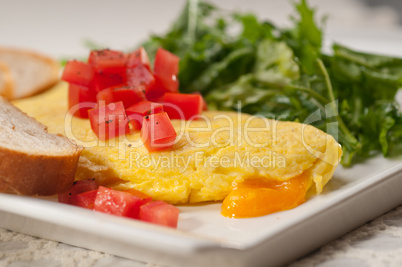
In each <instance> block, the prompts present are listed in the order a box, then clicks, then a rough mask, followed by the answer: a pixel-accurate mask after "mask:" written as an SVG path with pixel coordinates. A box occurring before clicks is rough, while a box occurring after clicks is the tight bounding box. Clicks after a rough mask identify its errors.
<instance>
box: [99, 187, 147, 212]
mask: <svg viewBox="0 0 402 267" xmlns="http://www.w3.org/2000/svg"><path fill="white" fill-rule="evenodd" d="M150 201H151V200H150V199H149V198H146V199H142V198H139V197H136V196H133V195H131V194H129V193H126V192H122V191H117V190H113V189H109V188H106V187H103V186H100V187H99V189H98V194H97V195H96V199H95V205H94V210H96V211H100V212H104V213H108V214H113V215H117V216H123V217H129V218H134V219H138V218H139V213H140V207H141V206H142V205H144V204H146V203H148V202H150Z"/></svg>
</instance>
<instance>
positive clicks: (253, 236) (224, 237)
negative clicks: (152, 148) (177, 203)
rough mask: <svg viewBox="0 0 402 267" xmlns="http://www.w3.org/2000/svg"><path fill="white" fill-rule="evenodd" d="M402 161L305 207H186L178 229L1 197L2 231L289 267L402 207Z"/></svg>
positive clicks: (139, 256) (114, 248)
mask: <svg viewBox="0 0 402 267" xmlns="http://www.w3.org/2000/svg"><path fill="white" fill-rule="evenodd" d="M400 188H402V160H400V159H399V160H387V159H383V158H381V157H378V158H373V159H371V160H369V161H367V162H365V163H364V164H360V165H356V166H354V167H353V168H350V169H344V168H338V169H337V171H336V173H335V176H334V178H333V180H332V181H331V182H330V183H329V184H328V187H327V189H326V190H325V192H324V193H323V194H322V195H320V196H317V197H314V198H312V199H310V200H309V201H307V202H306V203H304V204H302V205H301V206H299V207H297V208H295V209H293V210H289V211H284V212H279V213H275V214H272V215H268V216H264V217H259V218H251V219H228V218H225V217H223V216H221V215H220V204H209V205H200V206H183V207H180V210H181V213H180V220H179V226H178V230H173V229H168V228H166V227H160V226H156V225H151V224H147V223H142V222H140V221H135V220H130V219H124V218H119V217H114V216H110V215H106V214H101V213H97V212H93V211H90V210H85V209H81V208H77V207H73V206H68V205H63V204H59V203H56V202H54V201H52V200H54V199H52V198H49V199H38V198H30V197H20V196H14V195H6V194H0V218H1V219H0V227H4V228H7V229H10V230H13V231H18V232H22V233H26V234H29V235H33V236H38V237H42V238H47V239H51V240H56V241H61V242H65V243H68V244H72V245H76V246H79V247H84V248H88V249H93V250H99V251H103V252H107V253H111V254H114V255H118V256H122V257H126V258H129V259H135V260H139V261H145V262H150V263H158V264H163V265H175V266H176V265H181V266H190V265H191V266H229V265H230V266H271V265H280V264H284V263H287V262H289V261H291V260H293V259H296V258H297V257H300V256H302V255H304V254H306V253H308V252H309V251H311V250H313V249H315V248H317V247H319V246H321V245H323V244H325V243H326V242H329V241H330V240H333V239H335V238H337V237H339V236H340V235H342V234H344V233H346V232H348V231H350V230H352V229H354V228H356V227H357V226H359V225H360V224H362V223H364V222H366V221H368V220H370V219H373V218H374V217H376V216H378V215H380V214H382V213H384V212H386V211H388V210H390V209H392V208H393V207H396V206H397V205H400V204H401V203H402V194H401V193H400Z"/></svg>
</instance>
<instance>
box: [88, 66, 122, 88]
mask: <svg viewBox="0 0 402 267" xmlns="http://www.w3.org/2000/svg"><path fill="white" fill-rule="evenodd" d="M126 81H127V77H126V70H125V69H122V70H117V71H115V72H103V71H101V72H97V73H95V75H94V79H93V80H92V83H91V87H92V88H93V90H94V91H95V92H100V91H102V90H104V89H106V88H109V87H113V86H117V85H121V86H123V85H124V84H125V83H126Z"/></svg>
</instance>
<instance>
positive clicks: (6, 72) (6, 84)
mask: <svg viewBox="0 0 402 267" xmlns="http://www.w3.org/2000/svg"><path fill="white" fill-rule="evenodd" d="M13 87H14V82H13V78H12V77H11V72H10V69H9V68H8V66H7V64H5V63H2V62H0V95H2V96H5V97H6V98H11V94H12V90H13Z"/></svg>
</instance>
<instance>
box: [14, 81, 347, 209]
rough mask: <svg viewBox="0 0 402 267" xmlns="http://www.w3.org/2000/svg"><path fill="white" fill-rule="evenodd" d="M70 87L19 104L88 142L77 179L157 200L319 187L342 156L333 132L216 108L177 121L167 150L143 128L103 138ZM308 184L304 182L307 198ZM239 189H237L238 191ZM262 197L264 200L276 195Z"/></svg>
mask: <svg viewBox="0 0 402 267" xmlns="http://www.w3.org/2000/svg"><path fill="white" fill-rule="evenodd" d="M67 91H68V90H67V85H66V84H65V83H60V84H59V85H57V86H56V87H55V88H54V89H52V90H51V91H48V92H47V93H45V94H42V95H39V96H35V97H31V98H28V99H24V100H19V101H16V102H15V105H16V106H18V107H19V108H20V109H22V110H23V111H25V112H26V113H28V114H29V115H31V116H33V117H35V118H36V119H38V120H39V121H40V122H42V123H43V124H45V125H47V126H48V131H49V132H51V133H60V134H64V135H66V136H67V137H69V138H71V139H73V140H75V141H76V142H77V143H78V144H80V145H83V146H84V147H85V150H84V151H83V152H82V154H81V157H80V161H79V166H78V170H77V174H76V179H88V178H95V179H97V180H98V182H99V183H100V184H102V185H105V186H111V187H113V188H115V189H119V190H127V189H130V188H134V189H137V190H139V191H142V192H144V193H146V194H148V195H150V196H152V197H153V198H154V199H156V200H164V201H167V202H169V203H173V204H177V203H197V202H203V201H218V200H222V199H224V198H225V197H226V196H227V195H228V194H229V193H230V192H231V191H232V189H233V188H239V189H238V190H240V188H241V187H242V186H244V185H247V186H248V185H249V184H250V183H252V182H249V181H255V180H258V181H263V183H273V184H275V185H278V186H279V187H280V185H282V184H283V182H286V181H290V180H291V179H292V178H295V180H296V179H301V178H300V177H305V179H306V180H307V181H308V182H307V187H310V185H311V186H312V189H314V190H315V191H316V193H320V192H321V191H322V188H323V186H324V185H325V184H326V183H327V182H328V181H329V180H330V178H331V177H332V174H333V172H334V170H335V168H336V166H337V165H338V162H339V159H340V157H341V148H340V146H339V144H338V143H337V142H336V141H335V140H334V139H333V137H332V136H330V135H327V134H325V133H324V132H322V131H320V130H318V129H316V128H315V127H312V126H308V125H304V124H300V123H295V122H278V121H275V120H268V119H263V118H258V117H254V116H250V115H246V114H241V113H235V112H216V111H209V112H205V113H203V115H202V117H201V118H200V119H198V120H194V121H180V120H173V121H172V123H173V125H174V127H175V129H176V132H177V133H178V138H177V143H176V144H175V145H174V146H173V148H172V149H170V150H166V151H161V152H154V153H149V152H148V151H147V149H146V148H145V147H144V146H143V144H142V142H141V139H140V133H139V131H137V132H133V133H132V134H131V135H127V136H121V137H119V138H117V139H111V140H109V141H107V142H102V141H99V140H98V139H97V137H96V135H95V134H94V133H93V131H92V130H91V127H90V123H89V120H85V119H79V118H76V117H72V116H71V115H70V114H69V113H68V110H67V109H68V108H67V106H68V104H67V99H68V98H67ZM291 184H293V182H291ZM306 190H307V189H306V188H304V187H303V190H302V191H303V194H302V195H303V197H304V195H305V191H306ZM279 191H280V192H282V191H283V190H279ZM285 191H286V190H285ZM236 194H238V192H237V193H236V190H235V191H233V193H232V196H233V195H236ZM281 194H282V193H281ZM262 199H263V200H261V203H262V202H263V201H269V200H264V197H262ZM297 199H299V198H298V197H297ZM256 202H258V203H259V202H260V200H256ZM296 202H297V203H299V202H300V201H299V200H296Z"/></svg>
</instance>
